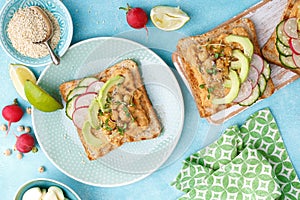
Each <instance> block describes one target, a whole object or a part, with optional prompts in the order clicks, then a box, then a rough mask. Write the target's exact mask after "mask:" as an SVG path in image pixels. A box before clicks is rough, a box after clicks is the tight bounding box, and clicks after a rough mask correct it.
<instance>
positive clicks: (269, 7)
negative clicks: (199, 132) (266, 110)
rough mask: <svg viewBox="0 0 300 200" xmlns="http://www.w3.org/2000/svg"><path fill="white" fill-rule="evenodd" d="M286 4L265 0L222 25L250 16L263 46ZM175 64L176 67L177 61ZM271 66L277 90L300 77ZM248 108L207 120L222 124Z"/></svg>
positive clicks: (234, 108)
mask: <svg viewBox="0 0 300 200" xmlns="http://www.w3.org/2000/svg"><path fill="white" fill-rule="evenodd" d="M286 4H287V0H264V1H261V2H259V3H257V4H256V5H254V6H252V7H251V8H249V9H247V10H245V11H244V12H242V13H240V14H238V15H237V16H235V17H233V18H232V19H230V20H228V21H226V22H225V23H223V24H221V25H220V26H222V25H224V24H227V23H230V22H232V21H235V20H237V19H239V18H243V17H244V18H249V19H251V20H252V21H253V22H254V24H255V28H256V33H257V37H258V42H259V45H260V47H262V46H263V45H264V44H265V43H266V42H267V40H268V39H269V37H270V36H271V34H272V33H273V31H274V30H275V28H276V26H277V24H278V23H279V22H280V18H281V16H282V13H283V11H284V8H285V6H286ZM216 28H218V27H216ZM174 65H175V67H176V64H175V63H174ZM270 66H271V69H272V72H271V77H272V80H273V83H274V86H275V89H276V90H275V92H276V91H278V90H279V89H281V88H283V87H284V86H286V85H288V84H289V83H291V82H293V81H295V80H296V79H298V78H299V77H300V76H299V75H297V74H295V73H293V72H291V71H289V70H287V69H284V68H282V67H279V66H277V65H274V64H270ZM176 68H177V70H178V71H179V74H181V77H182V78H183V79H184V82H185V83H186V85H187V87H188V88H189V86H188V84H187V81H186V80H185V78H184V76H183V74H182V73H181V72H180V68H179V67H178V66H177V67H176ZM189 90H190V88H189ZM190 91H191V90H190ZM262 101H264V100H262ZM247 108H249V107H243V106H239V105H235V106H232V107H230V108H228V109H226V110H223V111H220V112H218V113H216V114H214V115H212V116H210V117H208V118H207V120H208V122H210V123H212V124H221V123H223V122H225V121H226V120H228V119H230V118H231V117H233V116H235V115H237V114H238V113H240V112H242V111H243V110H245V109H247Z"/></svg>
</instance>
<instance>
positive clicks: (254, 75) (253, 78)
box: [247, 65, 260, 88]
mask: <svg viewBox="0 0 300 200" xmlns="http://www.w3.org/2000/svg"><path fill="white" fill-rule="evenodd" d="M259 74H260V73H258V70H257V69H256V67H254V66H253V65H251V67H250V69H249V74H248V78H247V79H248V80H249V81H250V82H251V85H252V88H254V87H255V86H256V85H257V82H258V79H259Z"/></svg>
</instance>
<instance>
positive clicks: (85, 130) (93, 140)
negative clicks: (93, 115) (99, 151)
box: [82, 120, 103, 148]
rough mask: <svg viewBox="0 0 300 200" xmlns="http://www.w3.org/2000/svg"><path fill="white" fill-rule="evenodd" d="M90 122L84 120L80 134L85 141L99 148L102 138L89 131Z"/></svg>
mask: <svg viewBox="0 0 300 200" xmlns="http://www.w3.org/2000/svg"><path fill="white" fill-rule="evenodd" d="M91 129H92V127H91V124H90V122H89V121H88V120H87V121H85V122H84V124H83V127H82V136H83V139H84V140H85V142H86V143H87V144H89V145H91V146H93V147H96V148H100V147H101V145H102V144H103V142H102V140H101V139H99V138H97V137H96V136H94V135H93V134H92V132H91Z"/></svg>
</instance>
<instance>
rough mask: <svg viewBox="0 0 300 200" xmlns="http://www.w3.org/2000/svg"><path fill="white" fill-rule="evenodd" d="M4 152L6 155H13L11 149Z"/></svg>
mask: <svg viewBox="0 0 300 200" xmlns="http://www.w3.org/2000/svg"><path fill="white" fill-rule="evenodd" d="M3 154H4V155H5V156H10V155H11V149H6V150H5V151H4V152H3Z"/></svg>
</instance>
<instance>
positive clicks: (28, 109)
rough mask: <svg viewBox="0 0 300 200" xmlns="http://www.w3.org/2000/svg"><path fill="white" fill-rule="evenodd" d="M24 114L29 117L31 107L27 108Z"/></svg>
mask: <svg viewBox="0 0 300 200" xmlns="http://www.w3.org/2000/svg"><path fill="white" fill-rule="evenodd" d="M26 112H27V114H29V115H31V107H27V108H26Z"/></svg>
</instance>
